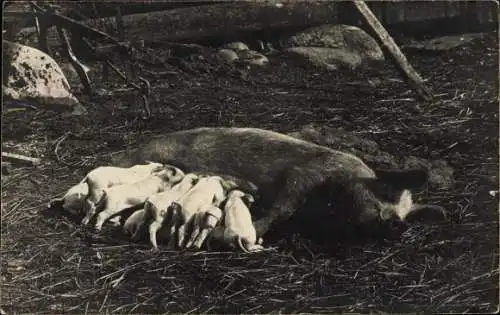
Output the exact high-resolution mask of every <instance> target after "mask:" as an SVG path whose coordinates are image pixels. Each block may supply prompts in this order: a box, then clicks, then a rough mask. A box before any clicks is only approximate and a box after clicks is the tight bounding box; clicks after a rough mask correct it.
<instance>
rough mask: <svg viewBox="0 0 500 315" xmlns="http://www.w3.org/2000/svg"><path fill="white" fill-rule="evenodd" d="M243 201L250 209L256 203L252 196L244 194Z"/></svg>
mask: <svg viewBox="0 0 500 315" xmlns="http://www.w3.org/2000/svg"><path fill="white" fill-rule="evenodd" d="M241 200H243V202H244V203H245V204H246V205H247V207H249V208H250V206H251V205H252V204H253V203H254V202H255V199H254V198H253V196H252V195H250V194H244V195H243V197H241Z"/></svg>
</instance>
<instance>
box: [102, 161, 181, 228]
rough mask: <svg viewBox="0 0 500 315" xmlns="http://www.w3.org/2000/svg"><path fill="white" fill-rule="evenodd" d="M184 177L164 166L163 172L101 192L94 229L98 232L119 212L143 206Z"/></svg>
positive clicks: (176, 169) (172, 168) (177, 170)
mask: <svg viewBox="0 0 500 315" xmlns="http://www.w3.org/2000/svg"><path fill="white" fill-rule="evenodd" d="M183 177H184V172H183V171H181V170H180V169H178V168H176V167H174V166H169V165H167V166H164V168H163V170H161V171H159V172H156V173H153V174H151V175H149V176H148V177H146V178H145V179H143V180H141V181H138V182H134V183H132V184H125V185H119V186H113V187H110V188H107V189H104V190H103V194H102V198H101V200H100V201H99V202H98V204H99V206H101V205H104V210H102V211H101V212H100V213H99V214H98V215H97V220H96V224H95V229H96V230H97V231H100V230H101V228H102V225H103V224H104V222H105V221H106V220H107V219H108V218H110V217H112V216H114V215H116V214H118V213H120V212H121V211H123V210H125V209H128V208H132V207H136V206H139V205H141V204H144V202H145V201H146V199H147V198H148V197H149V196H151V195H154V194H156V193H159V192H162V191H165V190H167V189H170V188H172V186H173V185H175V184H177V183H178V182H180V181H181V180H182V178H183Z"/></svg>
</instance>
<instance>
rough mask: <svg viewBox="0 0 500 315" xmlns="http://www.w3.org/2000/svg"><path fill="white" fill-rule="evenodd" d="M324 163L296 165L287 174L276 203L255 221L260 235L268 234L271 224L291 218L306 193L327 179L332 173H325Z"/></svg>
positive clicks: (315, 162) (314, 162) (313, 162)
mask: <svg viewBox="0 0 500 315" xmlns="http://www.w3.org/2000/svg"><path fill="white" fill-rule="evenodd" d="M320 165H321V167H320ZM323 165H324V164H323V163H322V161H314V160H313V161H312V162H309V163H307V164H305V165H303V166H295V167H293V168H292V169H290V170H289V171H288V172H287V173H286V174H285V178H284V183H283V184H282V185H283V186H282V188H281V190H280V191H279V192H278V195H277V198H276V200H275V201H274V204H273V205H272V206H271V208H270V209H269V211H268V212H267V214H266V215H265V216H264V217H263V218H261V219H260V220H257V221H256V222H255V223H254V224H255V230H256V232H257V236H258V237H259V236H263V235H264V234H266V232H267V231H268V230H269V228H270V227H271V225H273V224H275V223H279V222H283V221H285V220H286V219H289V218H290V217H291V216H292V215H293V214H294V213H295V211H296V210H297V208H298V207H299V206H300V203H301V202H302V201H303V199H304V198H305V197H306V194H307V193H308V192H310V191H311V190H312V189H313V188H315V187H317V186H319V185H321V184H324V183H325V182H326V181H327V179H328V177H327V175H330V174H325V172H324V168H323Z"/></svg>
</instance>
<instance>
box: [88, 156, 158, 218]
mask: <svg viewBox="0 0 500 315" xmlns="http://www.w3.org/2000/svg"><path fill="white" fill-rule="evenodd" d="M162 169H163V164H161V163H154V162H148V163H147V164H138V165H135V166H132V167H129V168H121V167H114V166H101V167H98V168H96V169H94V170H92V171H91V172H89V173H88V174H87V176H85V178H84V179H83V180H82V183H86V184H88V190H89V193H88V196H87V204H86V207H87V209H86V210H85V212H86V214H85V217H84V218H83V219H82V224H88V223H89V222H90V220H91V219H92V217H93V216H94V215H95V212H96V203H97V201H98V200H100V199H101V197H102V192H103V190H104V189H106V188H109V187H113V186H116V185H123V184H130V183H134V182H137V181H140V180H142V179H144V178H146V177H148V176H149V175H151V174H152V173H154V172H158V171H161V170H162Z"/></svg>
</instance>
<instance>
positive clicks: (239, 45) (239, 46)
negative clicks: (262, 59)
mask: <svg viewBox="0 0 500 315" xmlns="http://www.w3.org/2000/svg"><path fill="white" fill-rule="evenodd" d="M222 47H224V48H226V49H232V50H234V51H243V50H249V48H248V46H247V45H246V44H245V43H243V42H231V43H227V44H225V45H224V46H222Z"/></svg>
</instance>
